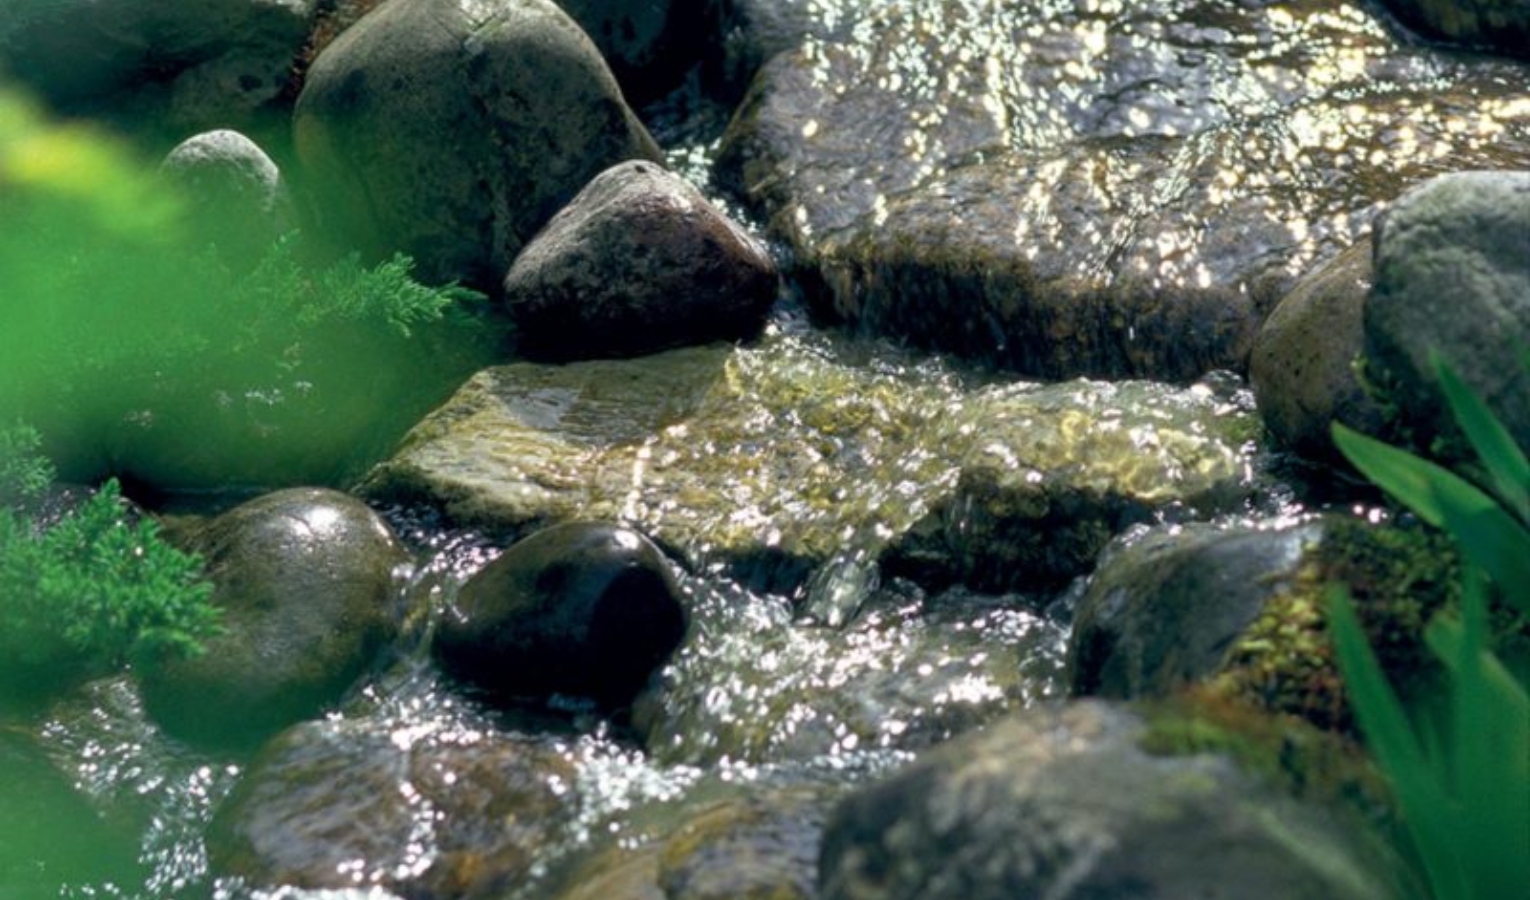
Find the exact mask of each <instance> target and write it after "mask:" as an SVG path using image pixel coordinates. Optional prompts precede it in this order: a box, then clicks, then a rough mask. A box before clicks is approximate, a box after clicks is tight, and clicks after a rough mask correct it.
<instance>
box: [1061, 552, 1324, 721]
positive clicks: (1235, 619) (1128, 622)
mask: <svg viewBox="0 0 1530 900" xmlns="http://www.w3.org/2000/svg"><path fill="white" fill-rule="evenodd" d="M1321 539H1322V527H1321V525H1318V524H1315V523H1309V524H1306V525H1300V526H1294V527H1285V528H1276V527H1267V528H1264V529H1256V528H1250V527H1241V528H1234V529H1216V528H1209V527H1200V528H1197V527H1193V526H1191V527H1187V528H1184V529H1179V528H1159V529H1154V530H1150V531H1147V532H1146V533H1144V534H1140V535H1132V536H1130V539H1128V540H1123V541H1119V542H1117V543H1116V544H1114V545H1112V546H1111V548H1110V549H1109V550H1107V551H1106V552H1105V553H1104V554H1102V555H1101V558H1100V562H1099V567H1098V568H1097V569H1096V570H1095V572H1094V574H1093V575H1091V576H1090V580H1089V586H1088V588H1087V589H1086V590H1085V591H1084V594H1083V596H1082V597H1081V598H1080V599H1079V601H1078V607H1077V609H1076V610H1075V612H1074V617H1073V626H1072V631H1071V632H1070V634H1069V638H1068V660H1067V674H1066V678H1067V680H1068V683H1069V688H1070V691H1071V692H1072V693H1073V694H1074V695H1081V694H1094V695H1099V696H1102V697H1108V698H1115V699H1131V698H1138V697H1164V696H1168V695H1170V694H1172V693H1173V692H1174V691H1175V690H1177V689H1179V688H1182V687H1184V686H1185V685H1187V684H1190V683H1191V682H1194V681H1196V680H1198V679H1201V678H1205V677H1208V676H1210V675H1212V674H1214V673H1215V672H1217V671H1219V670H1220V669H1221V668H1222V667H1223V666H1224V665H1225V664H1226V662H1227V659H1228V656H1229V653H1230V651H1231V650H1232V648H1233V646H1234V644H1235V643H1236V642H1237V640H1238V638H1239V637H1240V636H1241V635H1242V634H1243V633H1244V631H1245V629H1247V628H1248V626H1249V625H1250V624H1251V623H1253V622H1254V620H1255V619H1257V618H1258V617H1259V615H1260V614H1261V613H1262V612H1263V611H1264V609H1265V604H1266V602H1267V601H1268V600H1269V599H1270V598H1271V597H1273V596H1275V595H1276V594H1278V593H1280V592H1281V591H1283V590H1288V589H1289V588H1290V586H1291V584H1292V582H1293V581H1295V579H1296V578H1297V575H1298V572H1299V570H1300V568H1301V566H1302V565H1303V564H1304V563H1305V562H1306V558H1307V554H1308V552H1309V551H1310V549H1311V548H1312V547H1314V546H1315V545H1316V544H1317V543H1318V542H1319V541H1320V540H1321Z"/></svg>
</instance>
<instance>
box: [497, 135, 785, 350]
mask: <svg viewBox="0 0 1530 900" xmlns="http://www.w3.org/2000/svg"><path fill="white" fill-rule="evenodd" d="M776 282H777V278H776V265H775V263H774V262H773V261H772V260H771V258H770V256H769V255H768V254H767V253H766V250H765V247H764V245H763V244H761V243H760V242H759V241H757V240H755V239H754V238H753V237H751V236H750V235H749V234H748V233H747V232H746V231H744V229H743V228H742V227H741V226H739V225H738V224H737V223H735V222H733V221H732V220H730V219H729V218H728V217H727V216H726V215H725V214H723V213H722V212H721V211H720V210H718V209H717V208H716V207H715V206H713V205H712V204H711V203H709V202H708V201H707V200H706V199H705V198H704V197H702V195H701V193H700V192H699V191H697V190H696V189H695V188H694V187H692V186H691V185H690V184H688V183H687V182H686V181H685V180H684V179H682V178H680V177H678V176H676V175H673V174H670V173H668V172H666V171H664V170H663V169H661V168H660V167H658V166H657V165H654V164H653V163H645V162H629V163H621V164H618V165H616V166H614V167H612V168H610V169H607V170H606V171H604V172H602V173H600V174H599V175H597V176H596V177H595V179H594V180H593V181H591V182H590V183H589V184H588V185H586V186H585V188H584V189H583V190H581V191H580V192H579V194H578V195H577V196H575V197H574V199H573V200H572V201H570V202H569V205H568V206H566V207H564V208H563V210H562V211H561V212H559V213H558V214H557V215H556V216H554V217H553V219H552V221H551V222H548V223H547V226H546V227H545V228H543V229H542V230H541V231H539V232H538V233H537V235H536V237H535V238H533V239H532V241H531V243H530V244H528V245H527V246H526V248H525V250H523V251H522V252H521V254H520V255H519V256H517V257H516V259H515V263H514V264H513V265H512V266H511V267H510V272H509V274H508V275H507V276H506V277H505V283H504V294H505V302H506V304H507V305H508V307H509V310H510V316H511V318H512V319H513V320H514V321H515V324H516V326H517V328H518V329H519V335H518V337H519V341H518V348H517V349H518V350H519V351H520V352H521V353H523V354H525V355H526V356H528V357H532V358H537V359H555V360H567V359H592V358H599V357H611V356H616V357H623V356H637V355H641V354H644V353H652V352H655V351H658V350H665V349H669V348H671V347H679V346H685V345H687V344H703V343H707V342H708V341H713V340H733V339H741V338H746V337H751V336H753V335H756V334H758V333H759V331H760V329H761V328H762V327H763V326H764V322H765V314H766V313H767V312H768V311H769V309H770V306H771V304H772V303H774V302H775V299H776Z"/></svg>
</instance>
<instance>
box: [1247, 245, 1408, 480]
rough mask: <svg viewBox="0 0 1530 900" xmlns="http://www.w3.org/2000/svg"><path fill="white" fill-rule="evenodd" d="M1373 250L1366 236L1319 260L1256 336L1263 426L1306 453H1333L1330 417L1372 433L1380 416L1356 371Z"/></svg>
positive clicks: (1252, 360)
mask: <svg viewBox="0 0 1530 900" xmlns="http://www.w3.org/2000/svg"><path fill="white" fill-rule="evenodd" d="M1371 254H1372V248H1371V242H1370V241H1369V240H1365V241H1362V242H1360V243H1358V244H1356V245H1355V246H1353V247H1351V248H1349V249H1348V250H1346V251H1344V252H1343V253H1341V254H1339V255H1338V256H1336V257H1334V258H1333V259H1332V260H1330V261H1329V262H1328V263H1326V264H1324V265H1322V266H1319V267H1318V268H1317V270H1315V271H1314V272H1312V273H1311V274H1309V275H1308V276H1307V277H1306V278H1303V279H1302V280H1301V281H1300V282H1299V283H1298V284H1297V285H1296V287H1294V288H1292V289H1291V292H1290V293H1289V294H1287V295H1286V296H1285V298H1284V299H1282V300H1281V301H1280V305H1279V306H1277V307H1275V311H1274V312H1272V313H1270V317H1269V318H1268V319H1266V320H1265V323H1264V325H1263V327H1261V328H1260V329H1259V336H1258V337H1256V338H1255V339H1254V349H1253V353H1252V354H1251V355H1250V357H1249V381H1250V382H1251V383H1252V385H1253V388H1254V397H1255V399H1256V400H1257V401H1258V404H1259V412H1260V414H1261V415H1262V416H1263V417H1264V424H1265V427H1266V428H1267V429H1269V432H1270V435H1271V436H1272V437H1273V438H1275V440H1276V441H1277V442H1279V443H1280V444H1281V445H1283V446H1285V447H1288V448H1290V449H1291V450H1294V451H1295V452H1296V453H1298V454H1300V455H1302V456H1305V457H1308V458H1312V459H1328V458H1331V457H1333V456H1334V454H1335V450H1334V446H1333V440H1332V438H1331V437H1330V436H1329V427H1330V425H1331V424H1332V423H1333V422H1343V423H1344V424H1345V425H1348V426H1349V427H1351V428H1354V429H1357V430H1359V431H1363V432H1371V433H1374V432H1375V431H1377V429H1378V428H1379V427H1380V426H1381V423H1382V411H1381V407H1380V405H1379V404H1378V403H1377V402H1376V401H1375V400H1374V399H1373V398H1372V397H1371V396H1370V395H1369V394H1367V393H1366V392H1365V389H1364V387H1362V386H1361V383H1360V378H1359V375H1358V374H1357V373H1356V371H1355V367H1356V366H1357V365H1358V364H1359V359H1360V353H1361V350H1362V349H1363V347H1364V345H1365V332H1364V328H1363V325H1362V320H1363V316H1364V311H1365V298H1366V295H1367V294H1368V293H1369V292H1370V289H1371V280H1372V273H1373V267H1372V262H1371Z"/></svg>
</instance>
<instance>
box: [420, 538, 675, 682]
mask: <svg viewBox="0 0 1530 900" xmlns="http://www.w3.org/2000/svg"><path fill="white" fill-rule="evenodd" d="M685 628H686V615H685V609H684V608H683V607H682V606H681V605H680V588H679V586H678V585H677V584H676V583H675V577H674V574H673V572H671V570H670V563H669V561H668V560H666V559H665V558H664V554H663V553H662V552H660V551H659V548H657V547H655V546H654V545H653V543H652V542H650V541H649V540H648V539H647V538H645V537H643V536H642V535H641V534H638V533H637V532H636V531H633V530H632V529H630V528H623V527H620V526H616V525H607V524H604V523H598V522H565V523H563V524H560V525H554V526H552V527H550V528H546V529H543V530H542V531H538V532H536V533H535V534H533V535H531V536H530V537H527V538H526V539H524V540H522V541H519V542H517V543H516V544H513V545H512V546H510V548H509V549H507V550H505V552H504V553H503V554H501V555H500V556H499V558H498V559H496V560H494V561H493V562H491V563H489V565H488V566H487V567H485V568H484V569H483V570H482V571H480V572H478V573H477V574H476V575H474V576H473V577H472V578H471V579H469V580H468V582H467V583H466V584H464V585H463V586H462V589H461V590H460V591H459V592H458V593H457V595H456V597H455V598H454V599H452V600H451V601H450V602H449V603H448V604H447V608H446V610H445V612H444V614H443V616H442V618H441V622H440V624H439V625H438V626H437V629H436V632H435V642H434V644H433V647H432V649H433V650H434V651H435V655H436V658H437V659H439V660H440V661H441V663H442V665H443V666H444V667H445V668H446V669H447V670H448V671H449V672H451V673H453V674H454V675H456V676H458V677H460V678H463V679H465V680H467V681H468V682H470V683H472V684H474V685H476V686H477V687H479V688H482V689H483V690H484V691H486V692H488V693H489V694H491V695H492V696H495V697H496V698H500V699H504V698H514V697H547V696H550V695H552V694H567V695H574V696H580V697H591V698H594V699H595V700H597V701H598V702H600V703H602V704H604V705H606V706H615V707H620V706H623V705H625V704H626V703H627V702H629V701H630V700H631V699H632V697H633V696H634V695H636V694H637V692H638V691H639V690H641V689H642V688H643V686H644V684H645V683H646V682H647V681H648V678H649V676H650V675H652V674H653V672H654V670H655V669H657V668H658V667H659V666H660V665H661V664H663V662H664V660H665V658H666V657H668V656H669V654H670V653H671V652H672V651H673V650H674V649H675V647H676V646H677V645H679V643H680V640H681V639H682V638H683V637H684V636H685Z"/></svg>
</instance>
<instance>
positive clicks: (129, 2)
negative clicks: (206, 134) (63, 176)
mask: <svg viewBox="0 0 1530 900" xmlns="http://www.w3.org/2000/svg"><path fill="white" fill-rule="evenodd" d="M319 6H320V3H319V2H318V0H216V2H209V0H199V2H183V3H163V2H159V0H12V2H10V3H7V4H6V14H5V21H4V22H0V70H6V71H8V72H9V74H10V75H12V76H13V77H15V78H16V80H17V81H19V82H21V83H22V84H24V85H26V86H27V87H29V88H31V89H32V90H33V91H36V92H37V93H39V94H41V95H42V96H43V97H44V98H46V99H47V100H49V101H50V102H51V103H53V104H55V105H57V106H59V107H61V108H63V109H65V110H70V111H74V110H80V109H90V108H91V107H95V106H99V105H101V104H103V103H106V104H110V103H112V102H113V101H114V100H115V101H120V100H121V98H122V96H123V95H130V94H135V93H148V92H152V91H156V90H167V91H168V93H167V95H166V96H165V97H163V98H161V99H162V101H163V100H167V101H168V107H167V108H166V109H165V111H166V112H168V113H169V114H170V116H171V118H172V120H173V121H174V122H176V123H177V124H178V125H179V126H181V127H190V128H201V129H205V128H210V127H214V126H216V125H219V124H223V123H227V122H229V121H230V120H231V119H232V120H239V119H242V118H245V117H248V115H249V114H251V113H253V112H255V111H256V110H259V109H261V108H262V107H266V106H269V105H270V104H272V103H273V102H275V101H277V100H278V98H279V97H280V96H281V94H282V92H283V91H284V90H285V89H286V88H287V84H288V80H289V78H290V77H291V69H292V62H293V59H294V58H295V57H296V56H297V54H298V53H299V51H300V50H301V49H302V47H303V43H304V41H305V40H306V39H307V36H308V28H309V25H310V24H311V23H312V21H313V18H314V15H315V13H316V10H317V8H318V7H319Z"/></svg>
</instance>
